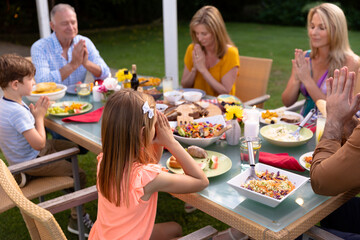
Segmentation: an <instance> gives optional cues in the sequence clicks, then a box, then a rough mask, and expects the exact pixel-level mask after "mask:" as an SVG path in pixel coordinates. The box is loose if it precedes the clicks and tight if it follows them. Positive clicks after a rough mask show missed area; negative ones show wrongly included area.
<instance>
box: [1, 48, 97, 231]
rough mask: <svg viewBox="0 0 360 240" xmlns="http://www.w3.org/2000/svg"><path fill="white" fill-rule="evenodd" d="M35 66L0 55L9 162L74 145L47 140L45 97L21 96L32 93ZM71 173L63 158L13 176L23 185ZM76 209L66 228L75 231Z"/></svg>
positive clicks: (3, 126) (82, 175) (88, 225)
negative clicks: (28, 100)
mask: <svg viewBox="0 0 360 240" xmlns="http://www.w3.org/2000/svg"><path fill="white" fill-rule="evenodd" d="M34 75H35V67H34V65H33V64H32V63H31V62H30V61H29V60H27V59H25V58H23V57H20V56H17V55H14V54H4V55H2V56H0V87H1V88H2V90H3V91H4V96H3V97H2V98H1V99H0V148H1V151H2V152H3V154H4V155H5V158H6V160H7V161H8V163H9V164H10V165H12V164H17V163H21V162H25V161H29V160H31V159H34V158H37V157H40V156H45V155H48V154H50V153H54V152H58V151H61V150H65V149H69V148H72V147H76V146H77V145H76V144H75V143H72V142H69V141H65V140H54V139H51V140H46V132H45V127H44V118H45V114H46V111H47V109H48V107H49V105H50V101H49V98H48V97H45V96H42V97H40V99H39V100H38V101H37V102H36V104H35V105H33V104H32V103H31V104H30V105H29V106H28V105H26V103H25V102H23V101H22V97H24V96H28V95H30V94H31V92H32V89H33V86H34V85H35V80H34ZM45 176H71V177H72V164H71V163H70V162H68V161H66V160H62V161H57V162H54V163H51V164H48V165H45V166H43V167H39V168H36V169H32V170H29V171H26V172H24V173H20V174H18V175H17V176H15V178H16V179H17V181H18V183H19V186H20V187H23V186H25V184H26V181H27V180H29V177H45ZM79 178H80V186H81V188H84V187H85V186H86V174H85V172H84V171H83V170H81V169H79ZM76 219H77V213H76V209H75V208H74V209H71V217H70V221H69V225H68V230H69V231H70V232H73V233H76V232H77V233H78V230H77V220H76ZM83 220H84V225H85V226H86V228H87V231H88V232H90V229H91V227H92V221H91V220H90V218H89V214H87V213H86V214H85V215H84V217H83Z"/></svg>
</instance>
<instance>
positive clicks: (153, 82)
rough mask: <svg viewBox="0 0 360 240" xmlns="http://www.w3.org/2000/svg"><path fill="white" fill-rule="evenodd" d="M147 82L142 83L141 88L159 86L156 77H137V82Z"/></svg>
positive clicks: (158, 79) (159, 80)
mask: <svg viewBox="0 0 360 240" xmlns="http://www.w3.org/2000/svg"><path fill="white" fill-rule="evenodd" d="M146 80H149V81H148V82H146V83H142V84H141V86H159V84H160V82H161V79H160V78H157V77H146V78H145V77H139V82H140V83H141V82H143V81H146Z"/></svg>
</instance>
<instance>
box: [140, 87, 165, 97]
mask: <svg viewBox="0 0 360 240" xmlns="http://www.w3.org/2000/svg"><path fill="white" fill-rule="evenodd" d="M144 93H147V94H150V95H155V94H161V93H162V92H160V91H159V90H157V89H156V87H153V88H149V89H146V90H144Z"/></svg>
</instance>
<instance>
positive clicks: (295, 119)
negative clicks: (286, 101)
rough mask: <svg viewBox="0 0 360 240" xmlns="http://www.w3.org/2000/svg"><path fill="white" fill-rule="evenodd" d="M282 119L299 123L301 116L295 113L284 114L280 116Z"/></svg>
mask: <svg viewBox="0 0 360 240" xmlns="http://www.w3.org/2000/svg"><path fill="white" fill-rule="evenodd" d="M280 121H283V122H287V123H297V122H300V117H299V116H295V115H283V116H282V117H281V118H280Z"/></svg>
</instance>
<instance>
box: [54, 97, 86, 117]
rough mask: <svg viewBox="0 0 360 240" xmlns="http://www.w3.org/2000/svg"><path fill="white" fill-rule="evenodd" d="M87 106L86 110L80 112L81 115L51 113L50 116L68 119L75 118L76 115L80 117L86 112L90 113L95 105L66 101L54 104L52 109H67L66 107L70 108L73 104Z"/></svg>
mask: <svg viewBox="0 0 360 240" xmlns="http://www.w3.org/2000/svg"><path fill="white" fill-rule="evenodd" d="M73 103H75V104H87V107H86V108H85V109H84V110H80V112H79V113H67V112H64V113H50V115H52V116H58V117H68V116H74V115H79V114H83V113H86V112H89V111H90V110H91V109H92V108H93V105H92V104H91V103H88V102H78V101H64V102H57V103H54V104H52V105H51V106H50V107H60V108H65V106H70V105H71V104H73Z"/></svg>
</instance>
